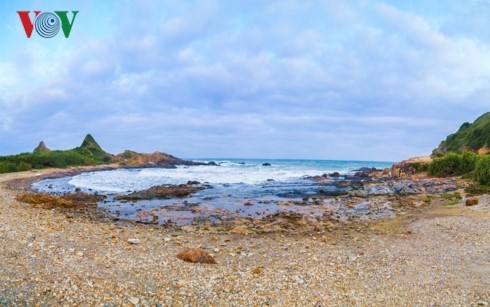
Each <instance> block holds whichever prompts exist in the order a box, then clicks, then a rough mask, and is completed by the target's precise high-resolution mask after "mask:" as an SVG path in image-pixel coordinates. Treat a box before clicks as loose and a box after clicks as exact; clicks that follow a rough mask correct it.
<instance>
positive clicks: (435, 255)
mask: <svg viewBox="0 0 490 307" xmlns="http://www.w3.org/2000/svg"><path fill="white" fill-rule="evenodd" d="M91 170H93V169H83V170H82V171H91ZM58 171H59V170H42V171H40V172H24V173H13V174H4V175H0V186H1V187H0V203H1V206H0V246H2V249H3V254H4V259H5V260H4V262H3V264H2V265H0V303H3V302H6V303H7V304H34V303H40V304H49V305H57V304H59V305H61V304H95V303H105V304H109V305H110V304H115V305H119V304H133V305H139V304H142V305H144V304H147V303H148V304H152V303H165V304H167V305H181V304H191V305H193V304H198V305H202V304H229V305H260V304H269V305H285V304H287V305H299V304H303V303H310V304H317V303H319V304H322V305H342V304H349V305H352V304H360V305H367V304H376V305H379V304H389V305H392V304H397V305H400V304H401V305H407V304H422V305H430V304H438V305H454V304H462V305H470V304H477V303H479V302H480V303H482V304H483V303H484V302H486V303H490V292H489V291H490V290H488V289H490V277H489V276H490V274H489V272H490V254H489V252H488V250H489V249H488V246H489V245H490V203H489V202H490V200H489V197H488V196H481V197H480V204H479V205H477V206H474V207H465V206H464V204H463V203H462V201H460V203H459V204H458V205H456V206H447V205H443V204H442V203H440V202H437V201H435V202H434V203H433V204H431V205H430V206H427V207H419V208H412V209H411V210H408V211H407V212H405V213H404V214H400V215H398V216H397V217H396V218H394V219H387V220H380V221H373V222H369V223H365V224H366V225H364V224H362V223H344V224H341V225H340V226H339V227H336V228H334V229H331V230H330V231H326V232H313V231H308V232H306V233H301V232H297V233H294V232H288V233H282V232H272V233H268V234H249V235H247V234H240V233H213V232H210V231H206V230H205V229H199V231H195V230H191V229H189V228H184V229H174V228H170V229H167V228H162V227H157V226H154V225H142V224H135V223H121V222H114V221H111V220H102V219H93V218H87V217H83V216H82V217H73V216H71V217H70V216H67V215H66V214H63V213H62V212H58V211H56V210H46V209H42V208H35V207H33V206H31V205H28V204H24V203H20V202H18V201H16V200H15V197H16V196H17V195H18V194H19V193H21V192H23V191H24V190H23V189H22V185H17V186H16V185H12V184H11V183H10V184H8V181H10V182H11V180H13V179H15V180H24V181H23V182H24V183H25V182H28V181H29V180H32V178H33V177H34V178H40V176H52V175H54V174H56V173H57V172H58ZM68 171H73V170H68ZM17 182H22V181H17ZM6 185H8V186H9V187H8V188H7V187H6ZM24 188H25V185H24ZM132 238H137V239H139V241H140V242H141V243H140V244H136V245H134V244H130V243H128V239H132ZM186 247H200V248H202V249H204V250H206V251H208V252H209V253H211V254H213V256H214V257H215V259H216V261H217V262H218V265H211V266H209V265H198V264H189V263H185V262H182V261H180V260H179V259H177V258H176V257H175V255H176V254H177V253H178V252H179V251H181V250H182V249H184V248H186Z"/></svg>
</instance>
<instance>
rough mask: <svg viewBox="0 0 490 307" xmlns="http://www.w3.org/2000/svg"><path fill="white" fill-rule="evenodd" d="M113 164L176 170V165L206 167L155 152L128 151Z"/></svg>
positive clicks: (116, 158)
mask: <svg viewBox="0 0 490 307" xmlns="http://www.w3.org/2000/svg"><path fill="white" fill-rule="evenodd" d="M113 162H115V163H119V164H121V165H123V166H130V167H163V168H175V166H176V165H206V164H205V163H201V162H194V161H187V160H182V159H179V158H177V157H174V156H172V155H169V154H166V153H162V152H158V151H156V152H154V153H151V154H146V153H137V152H134V151H130V150H126V151H124V152H123V153H121V154H118V155H116V156H115V157H114V158H113Z"/></svg>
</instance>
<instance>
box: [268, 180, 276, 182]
mask: <svg viewBox="0 0 490 307" xmlns="http://www.w3.org/2000/svg"><path fill="white" fill-rule="evenodd" d="M267 181H269V182H272V181H275V180H274V179H267Z"/></svg>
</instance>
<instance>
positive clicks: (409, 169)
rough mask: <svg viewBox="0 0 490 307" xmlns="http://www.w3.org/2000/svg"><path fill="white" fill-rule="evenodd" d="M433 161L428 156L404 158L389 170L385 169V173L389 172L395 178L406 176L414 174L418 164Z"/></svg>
mask: <svg viewBox="0 0 490 307" xmlns="http://www.w3.org/2000/svg"><path fill="white" fill-rule="evenodd" d="M431 161H432V158H431V157H427V156H423V157H414V158H410V159H408V160H403V161H401V162H398V163H395V164H393V166H392V167H391V169H390V170H389V172H387V171H383V174H387V175H390V176H392V177H395V178H406V177H409V176H412V175H414V174H415V173H416V172H417V167H416V166H418V165H420V164H424V163H430V162H431Z"/></svg>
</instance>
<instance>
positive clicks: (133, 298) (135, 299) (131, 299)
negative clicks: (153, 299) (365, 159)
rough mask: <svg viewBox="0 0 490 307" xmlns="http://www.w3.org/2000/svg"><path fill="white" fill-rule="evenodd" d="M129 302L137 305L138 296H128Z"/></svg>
mask: <svg viewBox="0 0 490 307" xmlns="http://www.w3.org/2000/svg"><path fill="white" fill-rule="evenodd" d="M129 302H130V303H131V304H133V305H135V306H136V305H138V304H139V302H140V299H139V298H137V297H130V298H129Z"/></svg>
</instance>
